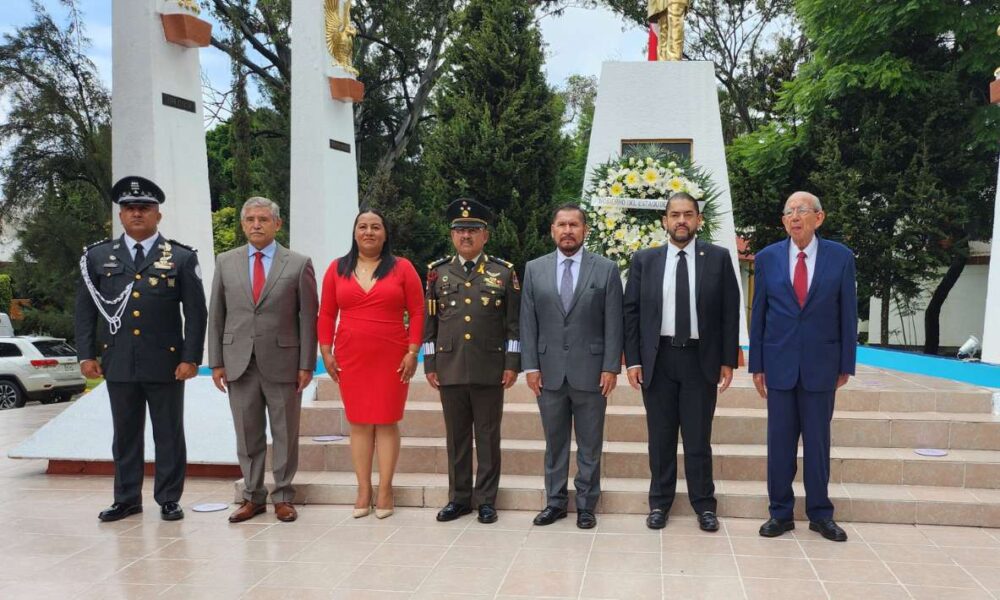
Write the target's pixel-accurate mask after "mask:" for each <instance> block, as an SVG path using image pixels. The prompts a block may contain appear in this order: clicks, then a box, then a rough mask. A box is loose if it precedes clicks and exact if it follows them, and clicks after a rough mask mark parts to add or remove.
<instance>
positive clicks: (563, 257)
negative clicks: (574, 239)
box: [556, 246, 583, 266]
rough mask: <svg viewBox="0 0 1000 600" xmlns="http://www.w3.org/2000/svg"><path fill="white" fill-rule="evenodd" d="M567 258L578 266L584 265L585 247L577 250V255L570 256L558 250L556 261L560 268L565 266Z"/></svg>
mask: <svg viewBox="0 0 1000 600" xmlns="http://www.w3.org/2000/svg"><path fill="white" fill-rule="evenodd" d="M567 258H568V259H570V260H572V261H573V262H574V263H576V264H580V263H582V262H583V246H580V247H579V248H577V250H576V253H575V254H572V255H570V256H566V255H565V254H563V253H562V250H558V249H557V250H556V259H557V260H556V262H557V263H558V264H559V265H560V266H562V265H563V264H565V262H566V259H567Z"/></svg>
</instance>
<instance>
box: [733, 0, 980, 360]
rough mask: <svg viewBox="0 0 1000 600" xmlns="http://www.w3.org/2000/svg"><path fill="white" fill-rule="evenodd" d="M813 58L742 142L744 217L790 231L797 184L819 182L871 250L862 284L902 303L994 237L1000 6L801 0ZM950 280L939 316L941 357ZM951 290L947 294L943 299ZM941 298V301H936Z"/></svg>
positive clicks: (756, 233)
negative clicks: (993, 101)
mask: <svg viewBox="0 0 1000 600" xmlns="http://www.w3.org/2000/svg"><path fill="white" fill-rule="evenodd" d="M796 7H797V9H798V13H799V17H800V19H801V22H802V26H803V30H804V32H805V34H806V35H807V37H808V38H809V40H810V43H811V44H812V46H813V58H812V60H811V61H810V62H809V63H807V64H805V65H803V66H802V68H801V70H800V72H799V74H798V75H797V76H796V77H795V79H794V80H793V81H792V82H790V83H789V84H788V85H787V87H786V89H785V90H784V91H783V92H782V93H781V95H780V100H779V103H778V105H777V111H778V113H777V114H778V118H777V120H776V121H775V122H773V123H771V124H769V125H767V126H765V127H763V128H761V129H759V130H758V131H757V132H755V133H752V134H750V135H747V136H744V137H742V138H740V139H738V140H736V142H735V143H734V144H733V145H732V147H731V152H730V155H729V157H730V172H731V174H732V179H731V180H732V182H733V191H734V197H735V198H736V202H735V212H736V216H737V222H738V223H739V224H740V227H741V229H742V230H743V232H744V234H746V235H747V236H749V237H750V242H751V245H752V247H753V248H760V247H762V246H763V245H765V244H767V243H769V242H770V241H773V240H775V239H778V238H780V237H782V235H783V234H782V233H781V229H780V224H779V223H778V219H777V215H778V214H779V211H780V207H781V203H782V202H783V200H784V197H785V196H787V195H788V193H789V192H790V191H791V190H793V189H812V190H813V191H815V192H817V194H818V195H819V196H820V197H821V198H823V199H824V206H825V208H826V209H827V211H828V213H829V215H830V219H829V221H828V223H827V224H826V225H824V229H826V230H827V233H828V234H832V235H833V236H839V237H841V238H842V239H843V240H844V241H846V242H847V243H848V245H850V246H852V247H854V248H855V250H856V251H858V253H859V255H860V256H862V257H863V258H864V260H861V261H859V262H858V283H859V292H860V294H859V295H861V296H862V297H864V296H865V295H877V296H879V297H881V298H882V301H883V309H882V310H883V313H882V317H883V318H882V332H881V333H882V336H883V337H882V339H883V340H886V339H887V338H888V319H887V317H888V308H889V303H890V302H891V301H893V300H894V299H896V298H897V297H898V298H901V299H903V300H906V301H908V300H909V299H911V298H913V297H914V296H915V295H916V294H917V292H918V291H919V289H920V287H921V285H922V284H923V283H925V282H926V281H927V280H928V279H930V278H936V277H938V273H939V270H940V269H941V268H942V267H944V266H951V269H952V271H953V270H954V268H955V267H954V266H955V264H964V259H963V258H962V256H963V253H967V241H968V239H969V238H970V237H973V238H975V237H979V236H985V235H988V233H986V232H987V231H988V229H987V228H988V227H990V223H989V221H990V218H989V215H991V214H992V210H990V208H989V204H990V199H991V198H992V196H993V194H994V193H995V179H994V178H995V171H994V169H995V168H996V166H995V161H996V156H995V143H996V139H997V137H998V134H1000V121H997V120H996V118H995V116H991V114H990V113H991V110H992V109H991V108H989V106H988V100H987V98H986V89H987V84H988V81H989V79H990V73H991V70H992V67H993V66H994V65H993V64H992V61H991V59H990V57H989V51H988V50H987V49H988V48H989V47H990V44H992V43H993V40H994V39H995V37H994V26H993V25H992V24H994V23H995V22H996V21H997V20H998V17H1000V7H997V6H996V5H995V4H990V3H972V2H964V1H961V0H948V1H938V0H897V1H894V2H875V1H873V0H848V1H845V2H837V3H831V2H824V1H822V0H798V1H797V3H796ZM952 279H957V275H954V272H952V273H950V274H949V275H948V276H947V277H945V278H944V279H942V284H943V285H944V286H945V287H944V288H942V287H941V285H939V287H938V290H936V293H935V297H934V305H932V306H931V307H929V309H928V311H927V319H928V320H929V321H928V326H927V333H928V340H927V341H928V344H927V348H926V349H927V350H929V351H935V350H936V347H937V340H936V339H935V332H936V331H937V323H936V321H937V318H938V315H937V312H938V311H939V309H940V304H941V303H943V301H944V300H943V298H944V297H946V296H947V293H946V289H947V287H950V285H951V284H953V281H952V283H948V282H949V281H950V280H952ZM938 292H940V293H938ZM935 305H936V308H935Z"/></svg>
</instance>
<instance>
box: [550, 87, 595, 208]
mask: <svg viewBox="0 0 1000 600" xmlns="http://www.w3.org/2000/svg"><path fill="white" fill-rule="evenodd" d="M559 95H560V97H561V98H562V102H563V104H564V105H565V106H566V115H565V117H564V125H571V126H574V127H573V132H572V134H570V136H569V139H568V144H569V147H568V148H567V152H566V159H565V161H564V162H563V164H562V168H561V169H560V170H559V177H558V179H557V181H556V190H555V192H554V197H555V204H563V203H566V202H579V201H580V199H581V198H582V197H583V192H584V188H585V185H586V181H587V178H589V176H590V174H589V173H587V172H586V170H587V153H588V152H589V150H590V131H591V129H592V128H593V125H594V100H596V98H597V78H596V77H584V76H582V75H571V76H570V77H569V79H567V81H566V87H565V89H564V90H563V91H561V92H560V93H559Z"/></svg>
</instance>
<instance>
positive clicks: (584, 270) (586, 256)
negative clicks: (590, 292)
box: [559, 250, 594, 315]
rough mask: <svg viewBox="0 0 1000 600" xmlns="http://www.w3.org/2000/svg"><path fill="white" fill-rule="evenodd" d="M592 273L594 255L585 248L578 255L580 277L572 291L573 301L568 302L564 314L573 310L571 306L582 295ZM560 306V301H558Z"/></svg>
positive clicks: (573, 305) (574, 304)
mask: <svg viewBox="0 0 1000 600" xmlns="http://www.w3.org/2000/svg"><path fill="white" fill-rule="evenodd" d="M593 273H594V255H593V254H591V253H590V252H587V251H586V250H585V251H584V252H583V255H582V256H581V257H580V277H579V279H577V282H576V289H575V290H574V291H573V301H572V302H570V303H569V310H568V311H566V314H567V315H568V314H569V313H571V312H573V307H575V306H576V303H577V301H578V300H579V299H580V296H582V295H583V290H584V289H586V287H587V284H589V283H590V278H591V276H592V275H593ZM559 305H560V306H562V302H560V303H559Z"/></svg>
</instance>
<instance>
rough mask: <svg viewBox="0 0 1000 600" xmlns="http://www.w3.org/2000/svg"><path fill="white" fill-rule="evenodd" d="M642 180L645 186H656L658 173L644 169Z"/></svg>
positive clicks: (658, 178)
mask: <svg viewBox="0 0 1000 600" xmlns="http://www.w3.org/2000/svg"><path fill="white" fill-rule="evenodd" d="M642 180H643V181H645V182H646V184H647V185H656V182H658V181H659V180H660V173H659V172H658V171H657V170H656V169H646V170H645V171H643V172H642Z"/></svg>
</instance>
